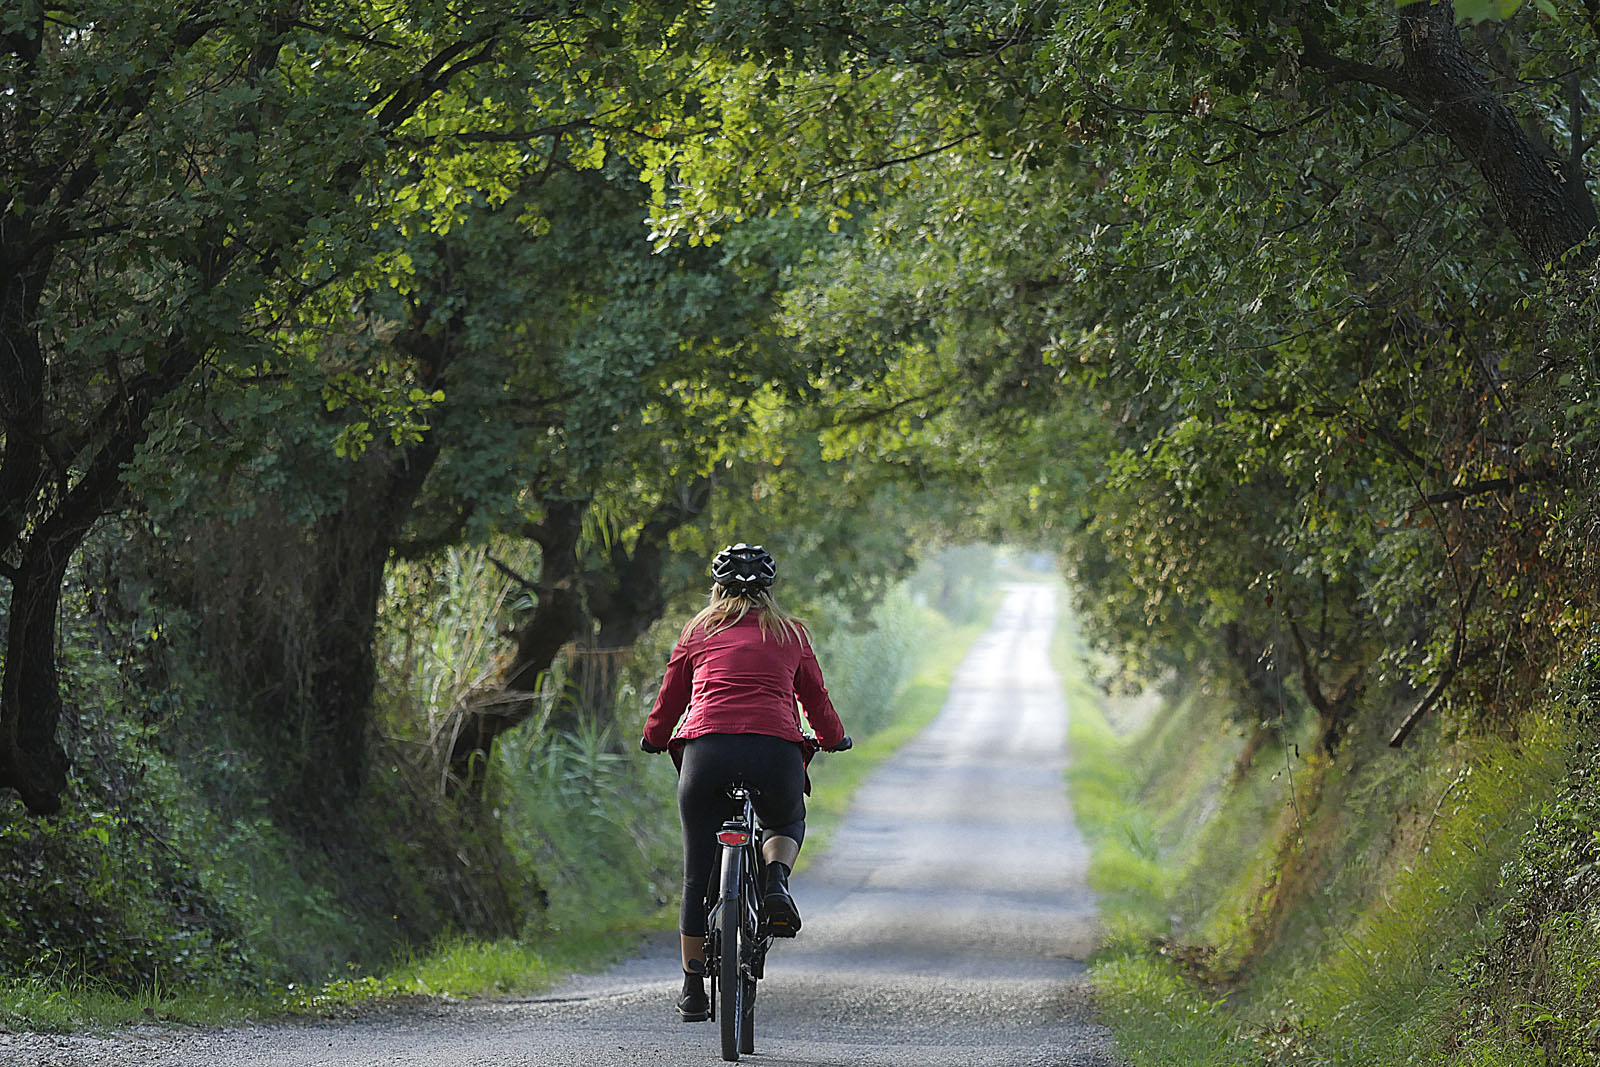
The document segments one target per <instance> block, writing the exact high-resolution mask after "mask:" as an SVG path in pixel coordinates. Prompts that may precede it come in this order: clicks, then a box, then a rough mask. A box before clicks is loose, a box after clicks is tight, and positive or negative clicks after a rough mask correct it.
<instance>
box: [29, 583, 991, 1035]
mask: <svg viewBox="0 0 1600 1067" xmlns="http://www.w3.org/2000/svg"><path fill="white" fill-rule="evenodd" d="M997 604H998V597H997V596H996V597H993V598H991V602H990V603H989V604H988V605H987V610H986V611H985V612H983V616H984V618H983V621H981V622H975V623H971V624H969V625H965V626H959V627H958V626H955V625H952V624H951V623H949V622H948V621H946V620H945V619H944V618H943V617H942V616H939V615H938V614H937V613H934V612H931V611H926V610H921V611H918V612H917V615H916V619H915V625H917V626H918V627H919V628H920V629H919V633H918V641H917V643H916V647H917V648H918V649H919V650H920V656H919V659H918V662H917V664H916V666H915V668H914V670H913V671H912V674H911V677H910V679H909V681H908V682H907V683H906V684H905V685H904V686H902V687H901V688H900V690H899V691H898V693H897V694H896V695H895V697H894V699H893V701H892V707H891V708H890V710H889V713H888V714H887V715H886V716H883V717H882V721H884V722H886V723H887V725H885V726H884V727H883V728H881V729H879V730H877V731H876V732H874V733H872V734H870V735H869V736H865V737H858V738H857V744H856V747H855V748H854V749H852V750H851V751H850V752H848V753H844V754H837V755H834V754H826V753H825V754H823V755H821V756H820V757H819V758H818V760H817V761H816V762H814V763H813V765H812V772H813V774H812V777H813V782H814V791H813V795H812V796H811V797H810V799H809V803H808V812H809V817H808V826H807V847H806V851H805V853H803V855H802V859H801V863H802V865H803V864H804V863H805V862H806V859H807V858H808V857H810V856H813V855H816V854H818V853H819V852H820V851H821V850H822V849H824V848H825V847H826V845H827V842H828V840H829V838H830V836H831V834H832V832H833V831H834V829H835V828H836V827H837V826H838V823H839V821H840V819H841V818H842V817H843V815H844V813H845V811H846V810H847V809H848V808H849V805H850V800H851V798H852V796H853V795H854V793H855V791H856V789H857V788H859V787H860V785H861V783H862V782H863V781H865V780H866V778H867V776H868V775H869V774H870V773H871V772H872V771H873V770H874V769H875V768H876V767H877V766H878V765H879V764H881V763H882V762H883V761H884V760H885V759H887V758H888V757H889V756H890V755H892V754H893V753H894V752H895V751H896V750H897V749H899V748H900V747H901V746H902V745H904V744H905V743H906V742H907V741H908V740H910V739H911V738H912V737H914V736H915V735H916V734H917V733H918V732H919V731H920V730H922V729H923V728H924V727H926V726H927V725H928V724H929V723H930V722H932V721H933V719H934V718H935V717H936V716H937V715H938V713H939V711H940V709H941V708H942V707H943V705H944V701H945V696H946V693H947V692H948V690H949V687H950V683H951V680H952V678H953V676H954V673H955V669H956V667H957V666H958V665H959V664H960V662H961V660H962V659H963V658H964V657H965V655H966V652H967V650H968V649H969V648H970V647H971V645H972V643H973V642H974V641H975V640H976V639H977V637H978V636H979V635H980V634H981V633H982V632H983V631H984V630H985V629H986V628H987V626H988V620H989V618H990V617H992V615H993V610H994V608H995V607H996V606H997ZM846 725H847V727H848V725H849V723H848V718H847V723H846ZM513 747H514V746H513ZM581 754H582V753H579V755H581ZM607 758H609V757H607ZM540 766H541V767H542V766H543V764H540ZM536 769H537V768H536ZM558 778H560V781H562V782H564V781H566V778H565V777H564V776H558ZM590 778H596V780H605V776H603V775H602V776H596V775H592V774H591V775H587V776H585V777H584V780H585V781H587V780H589V779H590ZM558 784H559V783H558ZM558 806H559V805H558ZM552 832H553V831H549V830H548V828H547V832H546V835H545V836H546V837H549V836H550V833H552ZM557 836H559V835H557ZM578 873H581V872H578ZM561 895H562V896H563V900H564V899H565V897H566V896H568V895H570V894H561ZM669 895H670V894H669ZM624 896H627V895H626V894H618V899H619V900H622V898H623V897H624ZM558 903H559V904H560V905H561V906H555V905H556V904H558ZM676 911H677V905H676V901H671V902H669V903H667V904H660V903H659V902H656V901H652V900H649V899H647V898H642V897H638V896H637V895H634V896H633V897H631V898H629V899H626V900H622V902H621V903H620V904H619V905H618V906H617V907H614V908H612V909H610V910H609V911H607V912H605V913H604V914H602V913H599V912H595V911H593V909H576V908H574V907H571V906H568V903H562V902H558V901H553V906H552V909H551V912H552V914H551V916H550V921H549V922H548V923H547V925H546V926H545V927H544V928H543V929H538V930H533V931H530V932H529V933H528V934H527V936H525V937H524V938H522V939H505V940H499V941H488V942H486V941H479V940H472V939H465V938H455V939H447V940H444V941H442V942H440V943H439V944H437V945H435V946H434V947H433V948H432V949H430V950H428V951H425V952H419V953H415V954H412V955H408V956H406V957H404V958H402V959H399V960H397V961H395V962H394V963H393V964H392V965H391V966H390V967H388V968H386V969H384V970H383V971H381V972H380V973H375V974H371V973H365V974H364V973H360V972H358V971H357V970H355V969H354V968H352V969H351V970H350V973H348V974H330V975H327V976H325V977H324V978H323V979H322V980H320V981H317V982H309V983H295V984H289V985H286V986H273V987H268V988H260V989H228V988H214V987H213V988H206V987H197V986H194V985H187V986H184V987H182V988H169V987H167V986H165V985H163V984H162V983H161V982H159V981H157V982H152V983H150V984H149V985H148V986H146V987H144V988H141V989H139V990H137V991H135V992H134V993H132V994H129V993H128V992H126V991H118V990H115V989H113V988H112V987H111V986H110V985H109V984H105V985H102V984H97V983H95V982H93V981H90V980H84V979H81V978H78V977H75V976H74V974H73V973H72V972H69V971H68V970H67V969H53V968H50V967H48V966H44V967H40V968H38V969H36V971H35V972H34V973H33V974H31V975H30V976H28V977H27V978H24V979H0V1022H4V1024H5V1025H7V1026H9V1027H11V1028H13V1029H18V1030H38V1031H47V1032H59V1031H73V1030H90V1031H99V1030H109V1029H114V1028H116V1027H121V1026H127V1025H131V1024H136V1023H148V1022H161V1023H172V1024H189V1025H223V1024H228V1023H240V1022H246V1021H256V1020H262V1019H271V1018H283V1017H296V1016H301V1017H303V1016H307V1015H311V1016H317V1015H345V1014H350V1013H353V1012H358V1011H360V1010H362V1009H363V1008H366V1007H370V1006H373V1005H376V1004H380V1003H383V1002H386V1001H390V1000H393V999H396V998H404V997H410V996H424V997H438V996H448V997H460V998H464V997H479V996H511V995H526V994H529V993H535V992H538V991H541V990H544V989H547V988H549V987H550V986H552V985H554V984H556V983H557V982H559V981H561V980H562V979H563V978H564V977H566V976H567V975H570V974H573V973H582V972H585V971H593V970H596V969H598V968H601V967H604V966H606V965H607V964H609V963H612V962H615V961H616V960H617V959H619V958H621V957H622V956H625V955H626V954H627V953H629V952H632V951H634V950H635V948H636V947H637V946H638V944H639V943H640V940H641V939H642V938H643V937H644V936H645V935H647V934H649V933H652V932H656V931H659V930H661V929H663V928H666V927H669V926H670V925H671V924H672V923H673V922H674V921H675V916H676Z"/></svg>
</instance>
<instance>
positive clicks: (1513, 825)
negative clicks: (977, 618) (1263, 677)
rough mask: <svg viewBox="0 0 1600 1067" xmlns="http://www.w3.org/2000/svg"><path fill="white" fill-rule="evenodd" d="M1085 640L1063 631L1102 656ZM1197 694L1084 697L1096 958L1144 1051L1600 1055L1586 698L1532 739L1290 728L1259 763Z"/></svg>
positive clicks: (1084, 792) (1085, 816)
mask: <svg viewBox="0 0 1600 1067" xmlns="http://www.w3.org/2000/svg"><path fill="white" fill-rule="evenodd" d="M1070 655H1071V649H1070V646H1069V645H1064V644H1058V649H1057V657H1058V661H1062V662H1065V664H1066V666H1067V668H1068V669H1070V670H1071V671H1072V672H1074V673H1080V672H1081V670H1082V668H1081V667H1080V666H1077V665H1076V664H1075V663H1074V662H1073V660H1072V659H1071V658H1069V657H1070ZM1080 676H1081V675H1080ZM1189 689H1190V693H1189V695H1188V696H1187V697H1185V698H1184V699H1183V700H1182V701H1179V702H1174V703H1170V704H1165V705H1163V704H1161V703H1159V702H1154V703H1146V704H1144V705H1142V706H1140V705H1129V704H1127V703H1126V702H1117V701H1106V700H1105V699H1104V698H1097V697H1096V696H1095V695H1094V694H1093V693H1091V692H1089V691H1088V690H1083V692H1082V697H1081V699H1079V700H1077V701H1074V703H1073V725H1072V731H1073V732H1072V744H1073V751H1074V766H1073V768H1072V770H1071V772H1070V783H1071V790H1072V796H1073V798H1074V804H1075V806H1076V808H1077V812H1078V817H1079V820H1080V823H1081V824H1082V825H1083V826H1084V829H1085V832H1086V834H1087V835H1088V836H1089V837H1090V838H1091V841H1092V842H1093V845H1094V859H1093V861H1092V866H1091V878H1092V882H1093V885H1094V887H1095V889H1096V890H1097V892H1099V893H1100V894H1101V901H1102V907H1103V908H1104V909H1105V911H1106V915H1107V921H1108V926H1109V928H1110V936H1109V938H1108V941H1107V944H1106V945H1105V947H1104V949H1103V950H1102V951H1101V953H1100V954H1099V955H1097V956H1096V958H1095V960H1094V962H1093V966H1092V974H1093V977H1094V981H1095V983H1096V987H1097V990H1098V992H1099V994H1100V996H1101V998H1102V1003H1103V1004H1104V1005H1105V1008H1106V1010H1107V1013H1108V1017H1109V1019H1110V1020H1111V1023H1112V1025H1113V1028H1114V1029H1115V1030H1116V1032H1117V1036H1118V1043H1119V1047H1120V1048H1121V1050H1122V1051H1123V1053H1124V1055H1125V1056H1126V1057H1127V1058H1128V1059H1129V1060H1130V1062H1132V1063H1135V1064H1140V1065H1144V1064H1174V1065H1175V1064H1186V1063H1208V1064H1219V1065H1221V1064H1239V1065H1246V1064H1249V1065H1254V1064H1289V1063H1293V1064H1303V1065H1311V1064H1316V1065H1328V1067H1332V1065H1340V1067H1357V1065H1362V1067H1373V1065H1387V1064H1401V1063H1410V1064H1423V1063H1428V1064H1441V1065H1443V1064H1450V1065H1452V1067H1455V1065H1465V1064H1477V1063H1557V1062H1561V1063H1565V1062H1574V1063H1577V1062H1587V1061H1586V1060H1585V1057H1587V1056H1591V1055H1592V1033H1591V1032H1590V1030H1589V1029H1588V1028H1589V1026H1590V1024H1591V1023H1592V1020H1593V1012H1592V1010H1591V1009H1590V1006H1589V1004H1587V1003H1585V1002H1584V1001H1583V999H1582V998H1584V997H1585V996H1588V995H1590V992H1589V991H1590V990H1591V989H1592V983H1593V980H1594V975H1595V974H1596V973H1597V972H1596V967H1597V966H1600V964H1597V960H1600V957H1597V956H1596V954H1595V951H1594V945H1593V939H1592V936H1589V934H1585V933H1581V932H1580V931H1588V932H1589V933H1590V934H1592V923H1593V915H1592V910H1593V909H1592V900H1591V899H1590V897H1591V896H1592V894H1589V893H1588V891H1587V889H1586V888H1585V887H1586V886H1587V885H1588V881H1589V875H1590V873H1591V872H1590V870H1589V868H1590V866H1592V864H1591V863H1590V860H1591V859H1592V857H1593V840H1592V838H1593V834H1592V833H1591V831H1592V829H1593V827H1592V825H1591V823H1592V822H1593V819H1592V814H1593V813H1592V812H1590V811H1589V810H1588V809H1589V808H1590V807H1592V803H1591V802H1592V799H1593V787H1592V785H1593V783H1592V768H1591V767H1590V764H1592V762H1593V761H1592V759H1591V758H1590V757H1589V756H1587V755H1584V754H1583V753H1582V749H1581V747H1580V745H1578V744H1577V743H1576V739H1577V738H1582V737H1584V736H1586V735H1587V733H1588V727H1587V725H1586V722H1585V720H1583V719H1582V718H1581V717H1579V716H1574V715H1573V711H1574V710H1576V709H1573V708H1571V707H1566V708H1550V709H1548V712H1549V718H1548V719H1546V720H1545V721H1544V722H1542V723H1540V724H1539V725H1536V726H1530V727H1529V728H1528V729H1527V731H1526V732H1525V733H1524V734H1523V735H1522V736H1521V737H1520V738H1519V739H1518V740H1517V741H1515V742H1505V741H1499V740H1493V739H1483V738H1479V739H1473V740H1470V741H1465V742H1456V743H1454V744H1446V743H1442V742H1441V741H1440V740H1439V739H1437V738H1430V739H1429V740H1427V741H1426V742H1422V743H1419V749H1418V750H1417V751H1414V752H1412V753H1411V754H1410V755H1409V756H1408V757H1401V758H1396V757H1395V756H1394V755H1391V754H1387V753H1384V750H1383V738H1382V732H1381V731H1379V730H1369V731H1363V732H1361V733H1359V734H1358V735H1356V736H1355V737H1353V738H1352V739H1351V741H1350V742H1349V743H1348V745H1349V747H1348V749H1347V752H1346V757H1347V758H1346V759H1341V761H1340V762H1338V763H1335V764H1326V763H1324V762H1323V761H1322V760H1321V759H1320V758H1319V757H1309V758H1303V757H1301V756H1299V755H1296V754H1295V750H1294V749H1293V748H1290V749H1289V751H1287V752H1285V751H1282V750H1280V749H1277V748H1276V746H1270V745H1269V746H1268V747H1265V748H1262V749H1261V750H1260V751H1258V752H1256V753H1255V755H1254V757H1253V760H1252V761H1250V762H1249V763H1241V762H1240V761H1239V756H1240V753H1241V750H1242V742H1241V738H1239V737H1238V736H1237V734H1234V733H1232V732H1231V731H1230V732H1227V733H1224V732H1221V731H1219V729H1218V723H1219V722H1221V721H1224V719H1225V717H1224V716H1222V715H1220V714H1219V713H1218V711H1217V710H1216V708H1215V707H1214V706H1213V705H1214V701H1215V698H1214V697H1211V698H1207V697H1205V696H1204V694H1203V693H1201V692H1199V687H1198V685H1196V686H1191V687H1189ZM1108 713H1110V714H1112V715H1114V716H1115V720H1114V721H1115V722H1116V726H1115V727H1113V726H1112V725H1111V723H1110V722H1109V721H1108V719H1107V714H1108ZM1558 784H1559V788H1556V787H1557V785H1558ZM1547 798H1548V799H1547ZM1586 937H1587V940H1585V938H1586Z"/></svg>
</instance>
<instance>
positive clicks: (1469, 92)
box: [1399, 2, 1596, 267]
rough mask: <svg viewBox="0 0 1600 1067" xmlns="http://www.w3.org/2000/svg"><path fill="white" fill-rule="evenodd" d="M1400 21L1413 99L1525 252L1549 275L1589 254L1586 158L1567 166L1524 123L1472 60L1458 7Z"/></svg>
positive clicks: (1407, 88)
mask: <svg viewBox="0 0 1600 1067" xmlns="http://www.w3.org/2000/svg"><path fill="white" fill-rule="evenodd" d="M1399 19H1400V31H1401V32H1400V48H1401V52H1402V54H1403V55H1404V56H1405V62H1404V63H1403V64H1402V66H1401V68H1400V74H1401V78H1402V81H1403V86H1404V90H1403V91H1404V93H1405V96H1406V98H1407V99H1408V100H1409V101H1410V102H1411V104H1412V105H1414V106H1415V107H1417V108H1418V109H1420V110H1421V111H1423V112H1424V113H1425V114H1426V115H1428V117H1429V118H1430V119H1432V120H1433V121H1434V123H1436V124H1437V126H1438V128H1439V129H1440V131H1442V132H1443V133H1444V134H1445V136H1447V137H1449V138H1450V142H1451V143H1452V144H1454V145H1455V147H1456V150H1457V151H1458V152H1460V153H1461V157H1462V158H1463V159H1465V160H1466V161H1467V162H1468V163H1470V164H1471V165H1472V166H1473V167H1474V168H1476V169H1477V171H1478V173H1479V174H1481V175H1482V176H1483V179H1484V181H1485V183H1487V185H1488V186H1489V193H1490V195H1491V196H1493V197H1494V202H1495V206H1496V207H1497V208H1498V209H1499V211H1500V215H1501V217H1502V218H1504V219H1505V221H1506V225H1507V226H1508V227H1510V229H1511V232H1512V234H1513V235H1514V236H1515V237H1516V239H1517V242H1518V243H1519V244H1520V245H1521V246H1522V248H1523V251H1524V252H1526V253H1527V254H1528V256H1529V258H1530V259H1532V260H1533V262H1534V264H1535V265H1537V266H1539V267H1546V266H1549V265H1551V264H1554V263H1557V262H1558V261H1560V260H1561V258H1562V257H1563V256H1564V255H1566V254H1567V253H1568V252H1570V251H1571V250H1572V249H1574V248H1579V247H1586V246H1587V243H1588V242H1589V240H1590V235H1591V231H1593V230H1594V228H1595V225H1596V216H1595V206H1594V201H1593V199H1592V198H1591V197H1590V195H1589V190H1588V188H1587V185H1586V183H1585V181H1584V175H1583V165H1582V159H1581V156H1580V153H1577V152H1574V153H1572V154H1571V156H1570V157H1569V158H1568V159H1566V160H1564V161H1563V160H1561V159H1560V157H1558V156H1557V155H1556V153H1555V152H1554V151H1553V150H1552V148H1551V146H1549V145H1546V144H1544V143H1542V140H1541V139H1539V138H1537V137H1536V136H1535V135H1534V134H1532V133H1530V132H1529V131H1528V130H1527V129H1526V128H1525V127H1524V126H1523V124H1522V123H1520V122H1518V121H1517V117H1516V115H1515V114H1514V113H1513V112H1512V111H1511V109H1510V108H1509V107H1507V106H1506V104H1505V102H1504V100H1503V99H1502V98H1501V97H1500V95H1499V94H1498V93H1496V92H1495V91H1494V87H1493V86H1491V85H1490V84H1489V80H1488V78H1486V77H1485V76H1484V74H1483V72H1482V70H1480V69H1479V67H1478V65H1477V64H1476V63H1474V62H1473V60H1472V57H1471V56H1470V55H1468V53H1467V50H1466V48H1465V46H1464V45H1463V43H1462V40H1461V31H1460V30H1459V29H1458V28H1457V26H1456V19H1455V7H1454V5H1453V4H1451V3H1448V2H1442V3H1441V2H1435V3H1431V4H1427V5H1422V4H1418V5H1416V6H1415V7H1404V8H1401V9H1400V15H1399ZM1574 135H1575V136H1579V134H1578V133H1577V131H1574ZM1592 254H1593V253H1592V251H1588V250H1586V251H1585V252H1584V253H1583V254H1582V257H1581V258H1582V259H1583V260H1585V261H1587V260H1588V259H1589V258H1591V257H1592Z"/></svg>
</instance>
